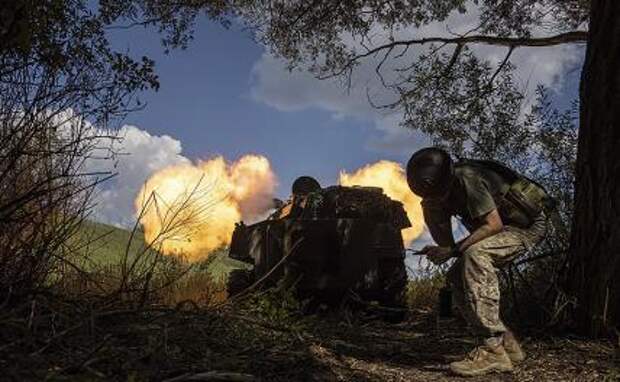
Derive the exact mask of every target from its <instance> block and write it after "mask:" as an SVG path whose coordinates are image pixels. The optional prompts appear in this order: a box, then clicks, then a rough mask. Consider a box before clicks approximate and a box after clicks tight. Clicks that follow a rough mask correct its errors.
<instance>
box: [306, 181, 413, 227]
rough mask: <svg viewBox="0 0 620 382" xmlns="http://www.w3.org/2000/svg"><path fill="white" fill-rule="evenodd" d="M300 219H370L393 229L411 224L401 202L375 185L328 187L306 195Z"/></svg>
mask: <svg viewBox="0 0 620 382" xmlns="http://www.w3.org/2000/svg"><path fill="white" fill-rule="evenodd" d="M302 218H306V219H372V220H374V221H376V222H378V223H379V222H381V223H389V224H392V225H393V226H394V227H396V228H400V229H404V228H408V227H411V222H410V221H409V218H408V217H407V213H406V212H405V210H404V208H403V205H402V203H400V202H397V201H395V200H392V199H390V198H389V197H387V196H386V195H385V194H384V193H383V190H382V189H381V188H378V187H343V186H332V187H328V188H325V189H323V190H321V191H319V192H315V193H312V194H310V195H309V196H308V200H307V202H306V207H305V208H304V212H303V215H302Z"/></svg>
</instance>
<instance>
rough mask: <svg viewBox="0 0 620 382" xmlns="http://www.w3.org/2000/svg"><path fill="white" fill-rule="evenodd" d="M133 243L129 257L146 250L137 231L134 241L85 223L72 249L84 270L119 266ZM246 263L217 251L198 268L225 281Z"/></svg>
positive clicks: (124, 233)
mask: <svg viewBox="0 0 620 382" xmlns="http://www.w3.org/2000/svg"><path fill="white" fill-rule="evenodd" d="M130 239H131V245H130V247H129V252H128V253H129V255H130V256H132V255H134V254H135V253H137V252H138V251H141V250H142V248H144V245H145V243H144V234H143V233H142V232H141V231H139V230H137V231H136V232H135V233H134V235H133V237H132V235H131V231H129V230H127V229H123V228H119V227H115V226H112V225H108V224H104V223H98V222H93V221H85V222H84V223H83V224H82V227H81V229H80V231H79V232H78V233H77V234H76V235H75V236H74V237H73V238H72V239H71V241H70V245H71V247H72V249H73V250H74V251H75V252H76V253H75V255H76V261H77V262H78V263H80V264H81V265H83V266H88V264H91V265H93V266H97V265H106V264H112V263H116V262H119V261H120V260H121V259H122V257H123V256H124V254H125V252H126V251H127V243H128V242H129V240H130ZM247 268H249V266H248V265H247V264H246V263H243V262H240V261H237V260H233V259H231V258H229V257H228V249H227V248H223V249H219V250H216V251H214V252H213V253H212V254H211V255H210V256H209V258H208V260H205V261H203V262H202V263H198V264H196V269H197V270H200V271H207V272H209V273H210V274H211V275H212V276H213V277H214V278H216V279H222V278H225V277H226V276H227V274H228V272H230V271H231V270H233V269H247Z"/></svg>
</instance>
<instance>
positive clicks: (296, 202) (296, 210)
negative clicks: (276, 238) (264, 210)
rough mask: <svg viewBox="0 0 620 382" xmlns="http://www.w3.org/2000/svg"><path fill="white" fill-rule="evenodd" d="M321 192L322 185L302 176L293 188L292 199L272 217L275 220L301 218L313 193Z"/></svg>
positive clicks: (311, 178)
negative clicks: (308, 198)
mask: <svg viewBox="0 0 620 382" xmlns="http://www.w3.org/2000/svg"><path fill="white" fill-rule="evenodd" d="M320 190H321V184H320V183H319V182H318V181H317V180H316V179H314V178H313V177H311V176H300V177H299V178H297V179H295V181H294V182H293V186H292V187H291V199H290V200H289V201H287V202H286V203H284V204H283V205H281V206H279V208H278V210H277V211H276V212H275V213H274V214H273V215H272V216H271V218H274V219H281V218H285V217H286V218H299V217H300V216H301V214H302V213H303V209H304V207H305V205H306V202H307V197H308V195H310V194H311V193H314V192H317V191H320Z"/></svg>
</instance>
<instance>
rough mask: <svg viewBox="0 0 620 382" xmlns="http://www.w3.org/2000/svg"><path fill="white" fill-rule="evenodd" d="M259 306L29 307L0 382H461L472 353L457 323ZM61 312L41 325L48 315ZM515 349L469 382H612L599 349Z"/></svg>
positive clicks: (607, 346) (606, 356) (574, 343)
mask: <svg viewBox="0 0 620 382" xmlns="http://www.w3.org/2000/svg"><path fill="white" fill-rule="evenodd" d="M262 298H267V297H265V296H255V297H252V298H250V299H249V300H248V301H245V302H243V303H238V304H236V305H234V306H230V305H225V306H221V307H219V308H217V309H214V308H211V309H206V310H205V309H201V308H199V307H197V306H194V305H191V304H185V305H183V306H179V307H177V309H170V308H163V307H161V308H154V307H151V308H150V309H146V310H141V311H133V310H130V309H129V310H123V309H118V310H111V311H110V310H108V311H96V310H95V311H89V310H88V309H87V308H86V307H82V309H78V308H77V307H73V308H71V309H69V308H68V307H66V306H64V307H62V306H58V305H54V304H47V305H46V304H45V302H44V301H39V302H38V303H37V304H36V308H35V309H34V310H33V309H32V305H26V306H24V307H23V312H21V314H22V316H23V319H21V320H18V319H16V317H18V316H16V315H13V316H12V317H13V319H12V321H11V323H10V327H11V328H12V331H8V330H7V328H8V327H9V323H8V322H7V321H6V320H5V319H3V318H4V317H0V325H1V327H0V328H1V329H2V330H0V333H1V336H2V340H3V342H2V343H3V345H2V346H0V370H2V376H3V380H15V381H25V380H51V381H111V380H114V381H169V382H172V381H259V380H260V381H459V380H463V379H461V378H456V377H454V376H452V375H450V374H449V372H448V370H447V367H446V364H447V363H448V362H450V361H452V360H456V359H458V358H459V357H462V356H463V354H465V353H466V352H467V351H468V350H470V349H471V347H472V346H474V343H475V342H474V339H473V338H471V337H469V336H468V335H467V331H466V330H465V329H464V328H463V327H462V326H460V325H459V324H458V323H457V322H438V321H437V320H436V319H435V316H434V314H433V313H432V312H422V311H418V312H415V313H412V314H411V315H410V316H409V318H408V320H406V321H405V322H402V323H399V324H388V323H385V322H382V321H380V320H377V319H374V318H373V317H372V314H369V313H368V312H366V313H365V314H360V313H357V314H351V313H346V312H341V313H338V314H331V315H327V316H321V317H318V316H310V317H301V316H299V315H296V314H295V313H294V312H293V313H291V311H290V310H289V309H286V310H285V312H280V314H275V315H274V312H273V309H274V307H273V306H272V305H270V304H261V303H258V302H259V301H258V300H257V299H262ZM268 299H270V300H271V301H272V302H273V301H278V300H282V299H278V298H277V296H272V297H269V298H268ZM284 300H286V299H284ZM267 306H269V307H268V308H266V307H267ZM60 311H62V313H63V315H62V316H57V318H56V322H55V324H51V323H50V317H51V313H52V312H56V313H60ZM33 312H34V313H33ZM17 333H20V334H21V335H18V334H17ZM35 334H36V335H35ZM524 345H525V350H526V352H527V353H528V358H527V359H526V361H525V362H523V363H522V364H521V365H519V366H518V367H517V369H516V370H515V371H514V372H513V373H509V374H502V375H488V376H484V377H479V378H474V379H471V380H472V381H605V380H608V381H612V380H617V378H619V376H620V374H619V373H618V364H617V363H614V362H615V361H614V349H613V346H612V344H611V343H609V342H606V341H585V340H582V339H579V338H569V337H551V336H540V335H538V336H535V337H533V336H528V335H527V334H526V335H525V336H524Z"/></svg>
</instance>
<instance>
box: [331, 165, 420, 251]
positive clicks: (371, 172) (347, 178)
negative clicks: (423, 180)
mask: <svg viewBox="0 0 620 382" xmlns="http://www.w3.org/2000/svg"><path fill="white" fill-rule="evenodd" d="M340 184H341V185H343V186H373V187H381V188H383V192H385V194H386V195H387V196H389V197H390V198H392V199H394V200H398V201H399V202H401V203H403V205H404V207H405V211H407V216H408V217H409V220H411V225H412V227H411V228H408V229H405V230H403V232H402V233H403V240H404V241H405V245H409V244H411V242H413V241H414V240H415V239H417V238H418V237H419V236H420V235H421V234H422V231H423V230H424V219H423V217H422V207H421V206H420V198H419V197H418V196H416V195H414V194H413V193H412V192H411V190H410V189H409V186H408V185H407V178H406V176H405V170H403V168H402V166H401V165H400V164H398V163H396V162H390V161H386V160H382V161H379V162H377V163H373V164H369V165H366V166H364V167H362V168H360V169H358V170H356V171H355V172H353V173H352V174H348V173H346V172H345V171H341V172H340Z"/></svg>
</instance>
